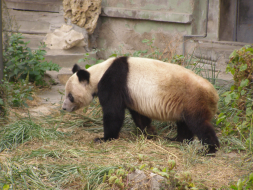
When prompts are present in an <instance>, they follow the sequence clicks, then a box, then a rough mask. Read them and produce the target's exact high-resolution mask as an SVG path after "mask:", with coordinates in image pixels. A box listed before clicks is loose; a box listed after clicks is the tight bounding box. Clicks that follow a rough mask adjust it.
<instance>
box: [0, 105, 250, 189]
mask: <svg viewBox="0 0 253 190" xmlns="http://www.w3.org/2000/svg"><path fill="white" fill-rule="evenodd" d="M89 110H92V109H89ZM22 111H23V110H22ZM57 113H58V114H56V115H55V116H54V117H50V116H44V117H37V118H36V120H34V121H35V122H37V123H39V124H40V125H41V127H44V128H52V127H56V128H57V131H60V132H63V133H65V136H64V137H59V138H57V139H52V138H48V139H47V138H44V139H38V138H33V139H32V140H30V141H28V142H25V143H23V144H21V145H20V146H18V148H16V149H13V150H5V151H3V152H1V153H0V164H1V165H4V166H8V165H10V164H12V165H13V164H14V165H15V164H16V165H19V166H20V168H21V166H22V167H24V168H26V170H27V167H28V168H32V169H33V171H34V172H35V173H36V172H37V171H38V169H36V168H40V172H39V173H38V174H36V175H37V177H38V179H40V180H41V184H45V185H46V186H45V187H46V188H47V187H53V188H55V187H56V186H55V185H56V182H55V181H54V179H57V175H56V174H55V173H54V172H53V171H51V170H50V168H52V167H55V171H57V170H58V169H59V170H60V169H61V172H63V171H64V172H63V173H64V176H62V177H61V179H62V181H61V183H60V184H58V185H59V187H60V189H71V187H75V189H82V188H84V184H85V183H86V182H85V180H83V177H84V176H85V175H84V174H82V173H85V172H87V171H89V170H91V169H94V168H96V167H110V166H122V167H124V166H131V167H136V168H139V167H140V166H141V165H143V164H145V165H146V166H149V167H156V168H159V169H161V170H162V169H163V168H165V167H168V165H167V161H168V160H175V161H176V168H175V169H174V170H175V172H176V175H179V176H180V174H181V173H182V172H185V171H189V172H190V173H191V175H192V176H193V183H194V184H195V185H196V186H197V187H208V188H221V187H223V186H227V185H228V184H229V182H230V181H237V180H238V179H239V178H241V177H242V176H244V175H247V174H248V173H249V172H250V171H252V170H253V166H252V164H249V163H248V162H246V163H245V162H243V157H244V155H245V153H243V152H241V153H240V154H238V153H235V152H232V153H225V152H224V150H225V149H224V150H223V147H221V150H219V151H218V153H217V154H216V157H203V156H200V155H198V154H196V153H195V152H196V148H197V147H198V146H199V143H197V141H196V143H195V141H194V143H192V144H190V145H188V144H180V143H173V142H170V141H166V140H164V139H163V138H162V136H159V137H157V138H155V139H153V140H148V139H146V138H145V137H143V136H142V135H136V134H135V133H133V131H134V130H132V128H133V127H130V128H129V126H126V127H125V128H123V130H122V132H121V135H120V138H119V139H117V140H114V141H110V142H106V143H101V144H96V143H94V142H93V139H94V138H96V137H101V136H103V132H102V128H101V127H102V125H101V119H100V118H99V117H98V118H97V120H96V119H89V118H88V117H86V115H85V114H83V111H79V114H69V113H64V114H62V113H61V114H59V112H57ZM86 113H88V114H89V115H90V114H92V111H87V110H86ZM11 117H13V118H12V120H13V119H14V117H15V115H14V114H12V115H11ZM16 119H20V118H16ZM99 119H100V120H99ZM84 120H86V122H85V123H83V121H84ZM42 121H43V122H42ZM45 121H46V122H45ZM87 124H88V126H89V127H85V126H87ZM129 125H131V123H130V124H129ZM222 146H226V145H222ZM225 148H226V147H225ZM140 154H141V155H143V159H141V160H140V159H139V155H140ZM84 166H85V167H84ZM34 168H35V169H34ZM9 169H10V168H9ZM49 170H50V171H49ZM74 171H75V172H74ZM77 171H79V173H78V172H77ZM47 172H51V174H49V173H47ZM27 175H28V174H27ZM54 175H55V178H53V176H54ZM62 175H63V174H62ZM65 175H69V176H65ZM34 178H35V177H34ZM68 178H69V179H68ZM34 180H35V179H34ZM16 181H20V179H16ZM21 181H22V180H21ZM0 182H1V181H0ZM6 183H7V184H8V181H6ZM9 183H10V182H9ZM19 183H21V182H19ZM32 187H37V188H38V189H43V188H44V187H43V185H40V186H39V185H38V184H37V186H32ZM46 188H45V189H46Z"/></svg>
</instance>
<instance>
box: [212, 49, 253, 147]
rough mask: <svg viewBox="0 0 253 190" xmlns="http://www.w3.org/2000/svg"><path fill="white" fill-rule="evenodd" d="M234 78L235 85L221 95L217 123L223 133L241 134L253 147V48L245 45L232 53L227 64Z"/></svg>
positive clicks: (228, 70) (247, 143) (249, 145)
mask: <svg viewBox="0 0 253 190" xmlns="http://www.w3.org/2000/svg"><path fill="white" fill-rule="evenodd" d="M226 70H227V72H230V73H231V74H232V75H233V78H234V85H233V86H232V87H231V89H230V90H229V91H227V92H225V93H223V94H222V96H221V106H220V108H221V113H220V114H219V116H218V119H217V124H221V127H222V131H223V134H225V135H229V134H235V135H239V136H240V137H241V138H242V139H244V140H245V142H246V145H248V147H249V148H250V149H251V150H252V149H253V147H252V145H253V142H252V141H253V48H252V47H251V46H245V47H243V48H241V49H240V50H235V51H234V52H233V53H232V54H231V55H230V64H229V65H228V66H227V69H226Z"/></svg>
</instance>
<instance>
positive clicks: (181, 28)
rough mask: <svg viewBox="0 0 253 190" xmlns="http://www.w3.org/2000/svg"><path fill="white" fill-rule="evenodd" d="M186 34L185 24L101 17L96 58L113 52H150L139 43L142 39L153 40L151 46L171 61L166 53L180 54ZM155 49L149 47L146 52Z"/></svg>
mask: <svg viewBox="0 0 253 190" xmlns="http://www.w3.org/2000/svg"><path fill="white" fill-rule="evenodd" d="M190 31H191V27H190V25H189V24H187V25H186V24H178V23H170V24H168V23H165V22H154V21H147V20H133V19H122V18H108V17H102V18H101V25H100V30H99V38H98V48H99V49H104V51H100V52H98V56H99V57H100V58H104V59H105V58H108V57H109V56H110V55H111V54H112V53H113V52H114V51H116V52H121V53H133V52H135V51H138V50H146V49H150V48H149V47H148V46H147V45H146V44H145V43H142V40H144V39H148V40H152V39H154V42H153V46H155V47H157V48H159V51H160V52H162V53H163V54H164V55H165V56H167V57H168V58H171V54H170V52H173V53H178V54H179V53H180V52H182V36H183V35H186V34H189V33H190ZM150 50H151V49H150ZM155 50H156V49H155V48H153V50H151V51H150V53H151V52H154V51H155Z"/></svg>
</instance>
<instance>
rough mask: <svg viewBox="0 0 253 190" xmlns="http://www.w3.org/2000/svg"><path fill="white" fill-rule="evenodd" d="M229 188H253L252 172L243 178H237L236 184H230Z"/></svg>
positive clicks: (241, 189) (240, 189) (235, 189)
mask: <svg viewBox="0 0 253 190" xmlns="http://www.w3.org/2000/svg"><path fill="white" fill-rule="evenodd" d="M230 188H231V189H234V190H243V189H249V190H250V189H253V173H251V174H249V177H247V178H245V179H244V180H242V179H239V180H238V181H237V183H236V184H231V185H230Z"/></svg>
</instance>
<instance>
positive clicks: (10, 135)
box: [0, 117, 63, 152]
mask: <svg viewBox="0 0 253 190" xmlns="http://www.w3.org/2000/svg"><path fill="white" fill-rule="evenodd" d="M43 124H44V125H45V124H47V123H46V121H44V122H41V121H40V123H36V122H35V121H33V120H32V118H31V117H28V118H21V119H19V120H17V121H16V122H14V123H11V124H8V125H6V126H5V127H3V128H1V130H0V135H1V137H0V152H2V151H3V150H5V149H12V148H16V147H17V146H18V145H19V144H23V143H25V142H27V141H30V140H32V139H34V138H38V139H46V138H50V139H56V138H58V137H59V136H62V135H63V133H62V132H58V131H56V129H57V127H56V128H44V127H42V125H43Z"/></svg>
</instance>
